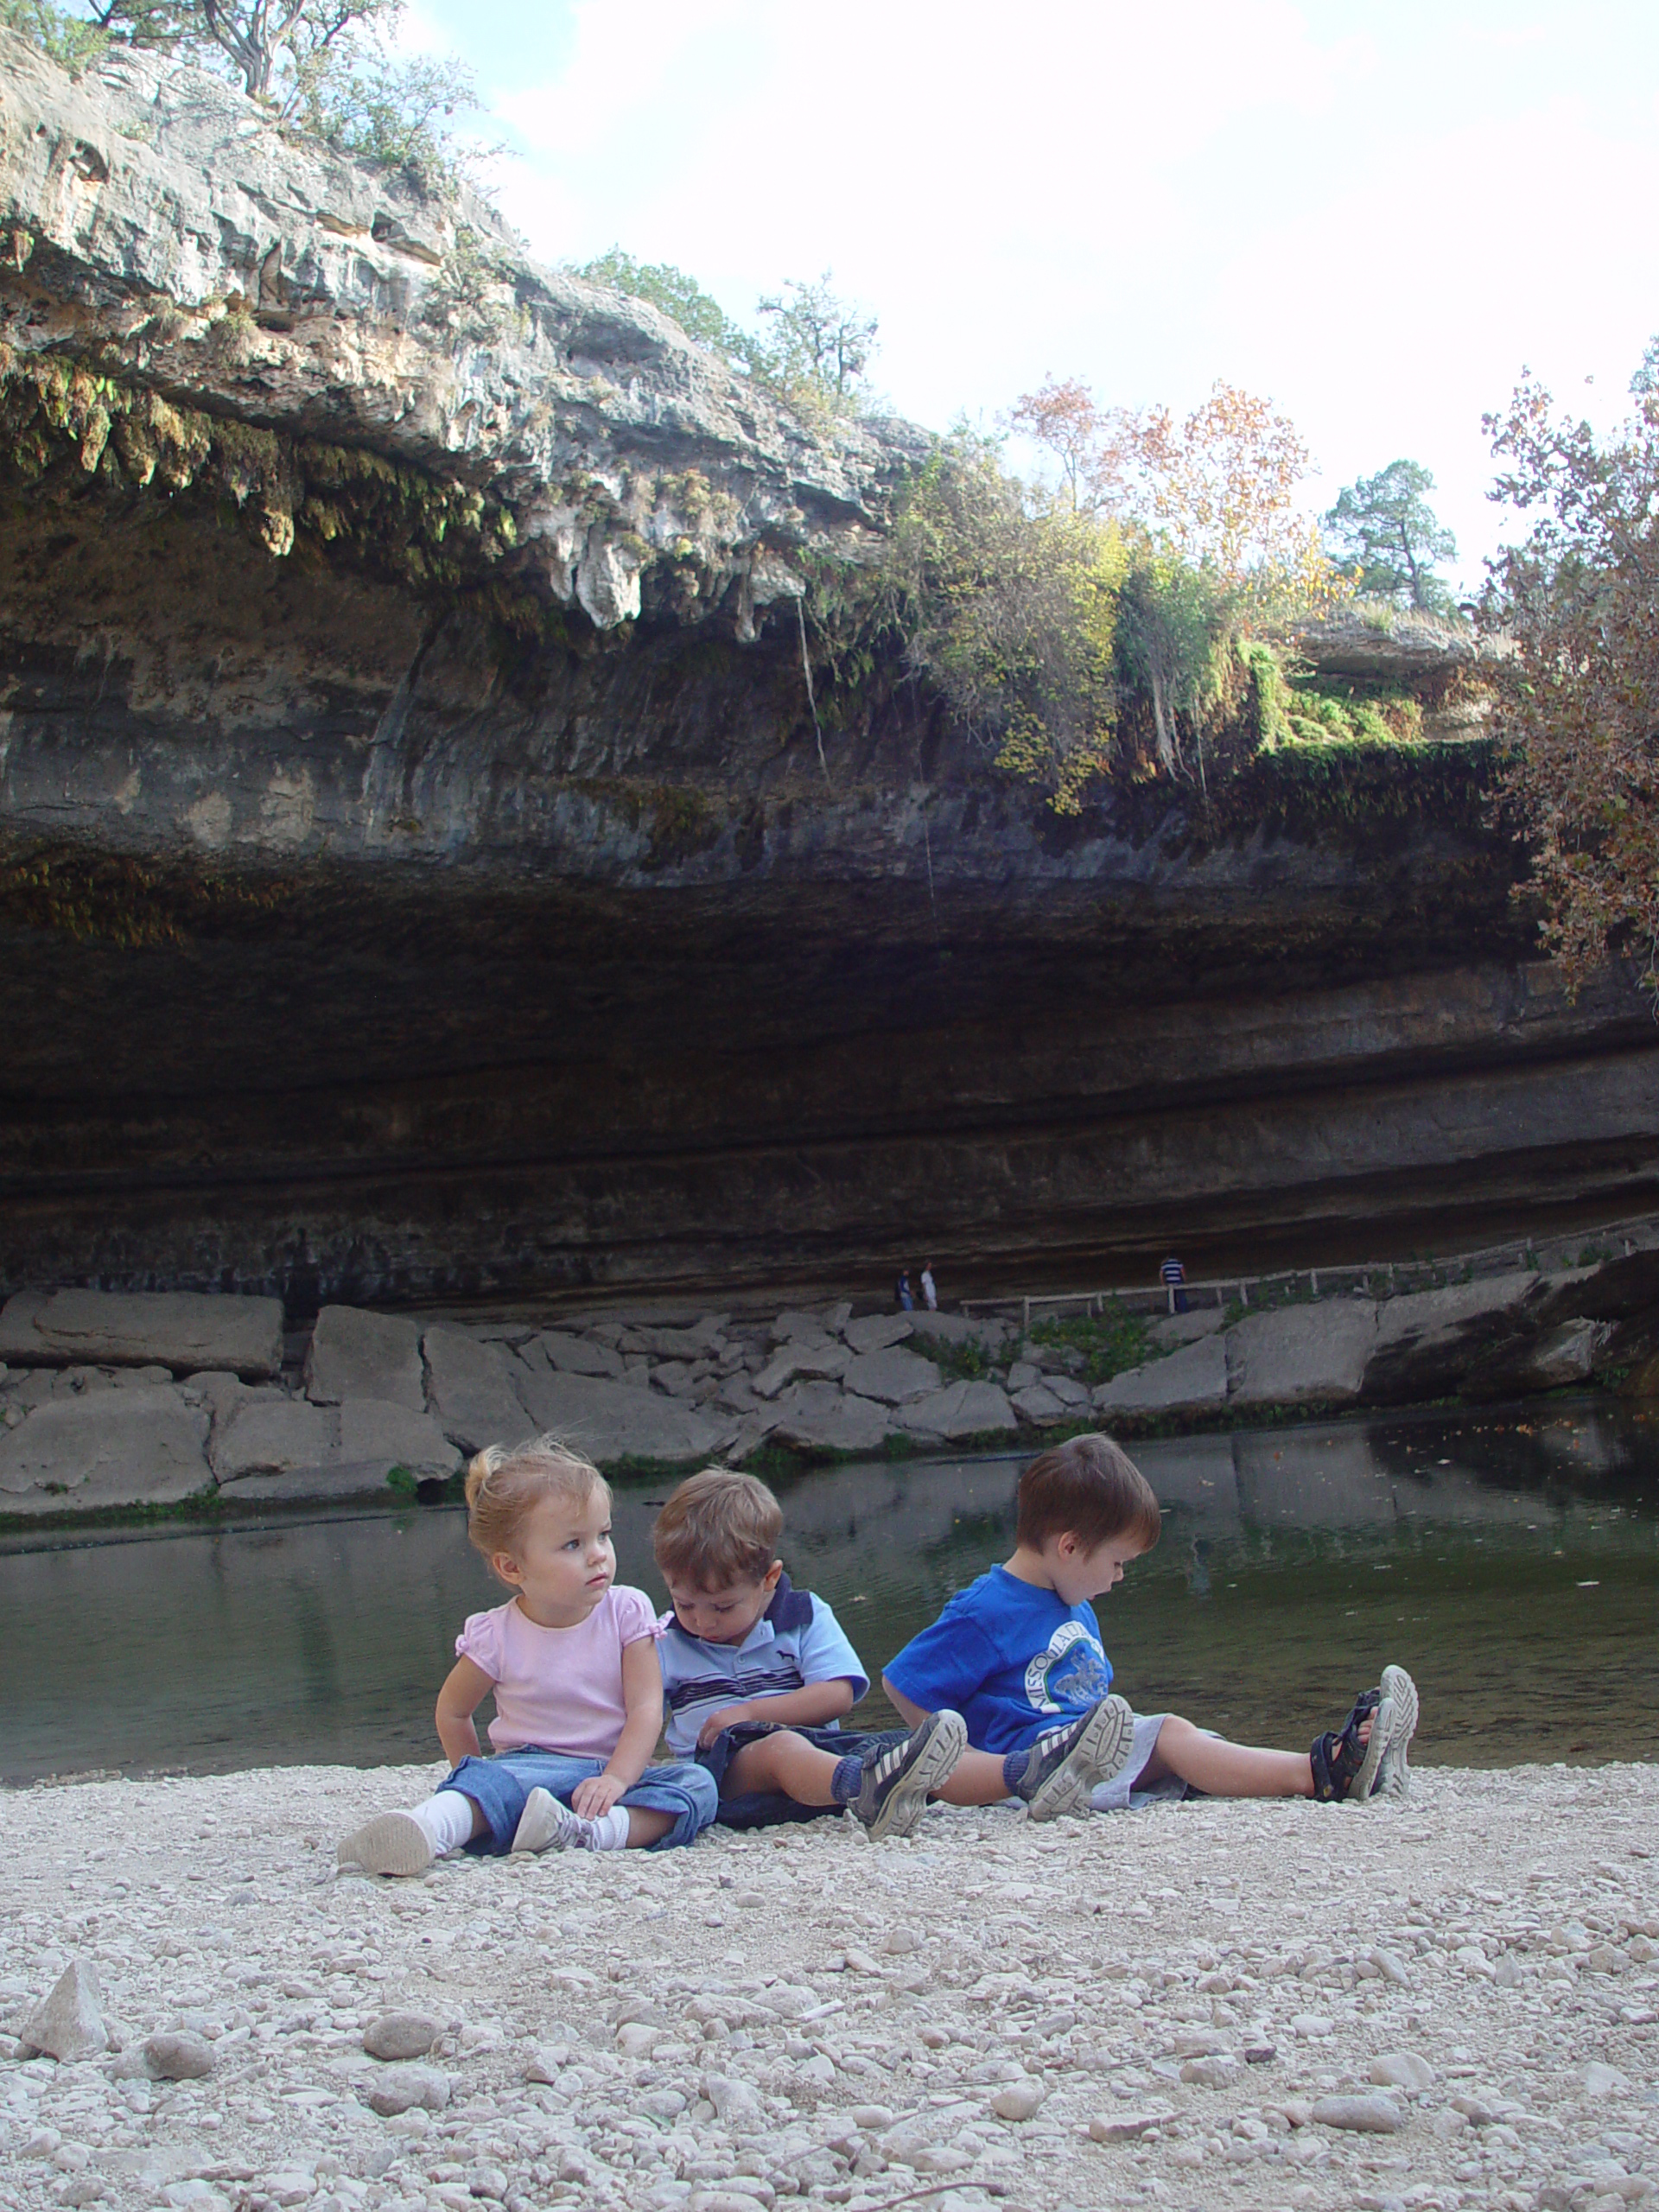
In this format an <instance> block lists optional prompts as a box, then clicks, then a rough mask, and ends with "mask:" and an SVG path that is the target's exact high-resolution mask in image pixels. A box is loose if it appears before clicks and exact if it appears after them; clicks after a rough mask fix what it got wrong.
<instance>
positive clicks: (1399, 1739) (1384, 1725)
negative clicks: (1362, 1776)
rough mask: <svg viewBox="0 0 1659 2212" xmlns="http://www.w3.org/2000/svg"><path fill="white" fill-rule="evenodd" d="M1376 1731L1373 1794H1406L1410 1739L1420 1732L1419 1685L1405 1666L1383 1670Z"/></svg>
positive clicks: (1408, 1783)
mask: <svg viewBox="0 0 1659 2212" xmlns="http://www.w3.org/2000/svg"><path fill="white" fill-rule="evenodd" d="M1373 1725H1374V1729H1375V1732H1376V1734H1378V1735H1380V1736H1381V1737H1382V1738H1383V1756H1382V1758H1380V1759H1379V1760H1378V1762H1377V1770H1376V1782H1375V1783H1374V1784H1373V1785H1372V1789H1371V1795H1372V1796H1373V1797H1404V1796H1407V1795H1408V1792H1409V1790H1410V1789H1411V1763H1410V1760H1409V1758H1408V1752H1409V1751H1410V1749H1411V1739H1412V1738H1413V1737H1414V1735H1415V1734H1416V1733H1417V1685H1416V1683H1415V1682H1414V1681H1412V1679H1411V1676H1410V1675H1408V1673H1407V1672H1406V1670H1405V1669H1404V1668H1403V1667H1385V1668H1384V1669H1383V1702H1382V1704H1381V1705H1380V1706H1378V1707H1377V1708H1376V1721H1375V1723H1374V1724H1373Z"/></svg>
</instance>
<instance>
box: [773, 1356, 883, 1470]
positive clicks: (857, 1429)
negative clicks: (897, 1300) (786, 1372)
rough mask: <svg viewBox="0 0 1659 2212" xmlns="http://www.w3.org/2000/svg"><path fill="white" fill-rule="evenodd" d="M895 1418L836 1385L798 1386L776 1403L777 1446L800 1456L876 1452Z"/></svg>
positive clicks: (775, 1426) (865, 1399) (879, 1406)
mask: <svg viewBox="0 0 1659 2212" xmlns="http://www.w3.org/2000/svg"><path fill="white" fill-rule="evenodd" d="M882 1356H883V1355H880V1354H877V1355H876V1357H882ZM891 1418H892V1417H891V1415H890V1414H889V1413H888V1411H887V1407H886V1406H884V1405H880V1404H878V1403H877V1402H876V1401H875V1400H874V1399H873V1398H861V1397H855V1396H854V1395H851V1394H850V1393H849V1392H846V1391H842V1390H840V1389H837V1388H836V1385H835V1384H834V1383H796V1384H794V1385H793V1386H792V1388H791V1389H788V1390H785V1392H784V1394H783V1395H782V1396H781V1397H780V1398H779V1399H778V1400H777V1401H776V1402H775V1405H774V1408H773V1411H772V1416H771V1430H772V1439H773V1440H774V1441H775V1442H777V1443H779V1444H788V1445H791V1446H793V1447H794V1449H795V1450H796V1451H798V1452H874V1451H878V1450H880V1445H881V1440H882V1439H883V1438H884V1437H885V1436H886V1435H887V1429H888V1425H889V1422H890V1421H891Z"/></svg>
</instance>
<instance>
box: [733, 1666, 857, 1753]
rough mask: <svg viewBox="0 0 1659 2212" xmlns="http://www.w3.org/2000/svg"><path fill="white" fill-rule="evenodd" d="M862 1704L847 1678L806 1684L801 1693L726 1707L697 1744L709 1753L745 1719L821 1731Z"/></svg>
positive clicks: (763, 1698)
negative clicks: (726, 1732)
mask: <svg viewBox="0 0 1659 2212" xmlns="http://www.w3.org/2000/svg"><path fill="white" fill-rule="evenodd" d="M857 1702H858V1699H857V1696H856V1694H855V1688H854V1685H853V1684H852V1683H851V1682H849V1681H848V1679H847V1677H846V1676H845V1675H836V1676H834V1677H833V1678H831V1679H830V1680H829V1681H823V1682H805V1683H804V1684H803V1685H802V1687H801V1688H799V1689H798V1690H781V1691H779V1694H778V1695H777V1696H776V1697H752V1698H747V1699H745V1700H744V1701H743V1702H742V1704H741V1705H722V1706H721V1707H719V1708H718V1709H717V1710H716V1711H715V1712H714V1713H710V1714H709V1718H708V1719H706V1720H705V1721H704V1722H703V1724H702V1727H701V1728H699V1729H698V1731H697V1744H698V1747H699V1749H701V1750H704V1751H706V1750H707V1749H708V1747H709V1745H710V1744H712V1743H713V1742H714V1740H715V1737H716V1736H718V1735H719V1733H720V1732H721V1729H722V1728H735V1727H736V1726H738V1725H739V1723H740V1722H741V1721H745V1720H775V1721H778V1722H779V1723H780V1724H792V1725H793V1726H796V1727H798V1728H821V1727H823V1724H824V1723H825V1721H827V1720H839V1719H841V1717H842V1714H843V1713H850V1712H851V1711H852V1709H853V1707H854V1706H855V1705H856V1704H857Z"/></svg>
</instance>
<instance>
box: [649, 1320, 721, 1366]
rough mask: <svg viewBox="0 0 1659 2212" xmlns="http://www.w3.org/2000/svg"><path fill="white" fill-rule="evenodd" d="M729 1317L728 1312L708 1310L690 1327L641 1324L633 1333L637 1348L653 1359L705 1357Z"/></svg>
mask: <svg viewBox="0 0 1659 2212" xmlns="http://www.w3.org/2000/svg"><path fill="white" fill-rule="evenodd" d="M729 1318H730V1317H729V1316H728V1315H727V1314H725V1313H705V1314H704V1315H703V1316H702V1319H701V1320H699V1321H694V1322H692V1324H691V1325H690V1327H689V1328H665V1327H662V1326H658V1327H656V1328H645V1327H638V1328H635V1329H633V1330H632V1332H630V1334H631V1336H632V1338H633V1339H634V1340H635V1346H634V1348H635V1349H636V1350H637V1351H643V1352H644V1353H645V1355H646V1357H648V1358H651V1359H684V1360H694V1359H702V1357H704V1356H705V1355H706V1354H707V1353H709V1352H710V1351H713V1349H714V1346H715V1339H716V1338H718V1337H719V1335H720V1332H721V1330H722V1329H723V1328H724V1327H725V1325H726V1323H727V1321H728V1319H729Z"/></svg>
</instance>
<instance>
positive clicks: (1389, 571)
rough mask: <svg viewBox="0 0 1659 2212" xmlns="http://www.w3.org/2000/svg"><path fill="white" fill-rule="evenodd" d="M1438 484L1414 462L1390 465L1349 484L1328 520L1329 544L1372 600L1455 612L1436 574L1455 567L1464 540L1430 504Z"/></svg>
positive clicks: (1357, 588) (1326, 530)
mask: <svg viewBox="0 0 1659 2212" xmlns="http://www.w3.org/2000/svg"><path fill="white" fill-rule="evenodd" d="M1433 489H1434V479H1433V476H1431V475H1430V474H1429V472H1428V471H1427V469H1426V468H1425V467H1422V466H1421V463H1420V462H1418V461H1390V462H1389V465H1388V467H1386V468H1380V469H1378V471H1377V473H1376V475H1375V476H1362V477H1361V478H1360V479H1359V480H1358V481H1357V483H1354V484H1346V485H1344V486H1343V488H1342V490H1341V491H1340V492H1339V493H1338V495H1337V504H1336V505H1335V506H1334V507H1332V509H1331V510H1330V512H1328V513H1327V514H1326V516H1325V542H1326V543H1327V545H1328V546H1329V547H1330V548H1331V550H1332V555H1333V556H1334V557H1335V558H1336V560H1337V561H1338V563H1340V564H1341V565H1342V566H1343V567H1344V569H1350V570H1351V571H1352V572H1353V579H1354V588H1355V589H1356V590H1357V591H1361V592H1363V593H1364V594H1366V596H1367V597H1368V598H1372V599H1387V600H1393V601H1395V603H1396V604H1397V605H1401V606H1405V607H1421V608H1423V609H1424V610H1425V611H1428V612H1433V613H1437V614H1445V613H1450V612H1451V608H1452V594H1451V593H1450V591H1449V590H1448V589H1447V588H1446V584H1445V583H1444V582H1442V580H1441V579H1440V577H1439V576H1437V575H1435V573H1434V569H1435V564H1436V563H1437V562H1440V561H1455V560H1456V559H1457V557H1458V541H1457V539H1456V538H1455V537H1453V536H1452V532H1451V531H1449V530H1447V529H1446V528H1445V527H1444V525H1443V524H1441V522H1440V518H1439V517H1438V516H1437V515H1436V513H1435V512H1434V510H1433V507H1431V506H1430V505H1429V504H1428V499H1427V494H1428V493H1430V492H1432V491H1433Z"/></svg>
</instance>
